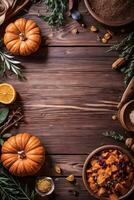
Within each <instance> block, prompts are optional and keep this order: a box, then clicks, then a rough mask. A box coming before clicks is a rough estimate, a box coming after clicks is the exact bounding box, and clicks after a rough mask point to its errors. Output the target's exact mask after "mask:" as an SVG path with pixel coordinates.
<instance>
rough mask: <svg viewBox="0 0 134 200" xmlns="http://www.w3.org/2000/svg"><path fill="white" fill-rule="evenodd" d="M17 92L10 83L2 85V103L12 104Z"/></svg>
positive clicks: (0, 87)
mask: <svg viewBox="0 0 134 200" xmlns="http://www.w3.org/2000/svg"><path fill="white" fill-rule="evenodd" d="M15 98H16V91H15V89H14V88H13V86H12V85H10V84H8V83H2V84H0V102H1V103H4V104H10V103H13V102H14V101H15Z"/></svg>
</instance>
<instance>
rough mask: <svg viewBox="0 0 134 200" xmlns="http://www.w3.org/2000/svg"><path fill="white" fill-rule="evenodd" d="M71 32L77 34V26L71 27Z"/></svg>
mask: <svg viewBox="0 0 134 200" xmlns="http://www.w3.org/2000/svg"><path fill="white" fill-rule="evenodd" d="M71 32H72V34H77V33H79V31H78V29H77V28H74V29H72V31H71Z"/></svg>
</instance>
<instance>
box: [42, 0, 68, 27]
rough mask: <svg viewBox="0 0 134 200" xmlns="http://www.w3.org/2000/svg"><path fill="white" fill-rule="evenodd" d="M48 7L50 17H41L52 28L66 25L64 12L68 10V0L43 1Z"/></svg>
mask: <svg viewBox="0 0 134 200" xmlns="http://www.w3.org/2000/svg"><path fill="white" fill-rule="evenodd" d="M43 2H44V3H45V4H46V5H47V7H48V9H49V11H50V15H49V16H44V15H41V16H40V17H41V18H42V19H43V20H45V21H46V22H47V23H48V24H49V25H51V26H62V25H63V24H64V12H65V11H66V8H67V0H43Z"/></svg>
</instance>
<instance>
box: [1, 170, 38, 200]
mask: <svg viewBox="0 0 134 200" xmlns="http://www.w3.org/2000/svg"><path fill="white" fill-rule="evenodd" d="M0 197H1V200H22V199H23V200H34V199H35V191H34V190H33V191H32V192H31V191H29V190H28V186H27V185H23V184H22V183H21V181H20V180H19V179H18V178H17V177H15V176H13V175H11V174H9V172H8V171H7V170H5V169H3V168H2V170H1V173H0Z"/></svg>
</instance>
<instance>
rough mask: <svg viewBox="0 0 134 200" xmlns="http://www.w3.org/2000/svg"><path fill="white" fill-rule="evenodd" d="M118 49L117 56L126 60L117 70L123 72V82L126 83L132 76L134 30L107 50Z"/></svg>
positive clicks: (133, 74) (133, 70)
mask: <svg viewBox="0 0 134 200" xmlns="http://www.w3.org/2000/svg"><path fill="white" fill-rule="evenodd" d="M113 50H115V51H118V52H119V57H121V58H124V59H125V60H126V64H125V65H123V66H122V67H121V68H120V69H119V70H120V71H121V72H122V73H124V82H125V85H127V84H128V83H129V82H130V80H131V78H132V77H133V76H134V32H131V33H130V34H129V35H128V36H127V37H125V38H124V39H123V40H122V41H121V42H120V43H118V44H116V45H113V46H112V47H111V48H110V50H109V51H113Z"/></svg>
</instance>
